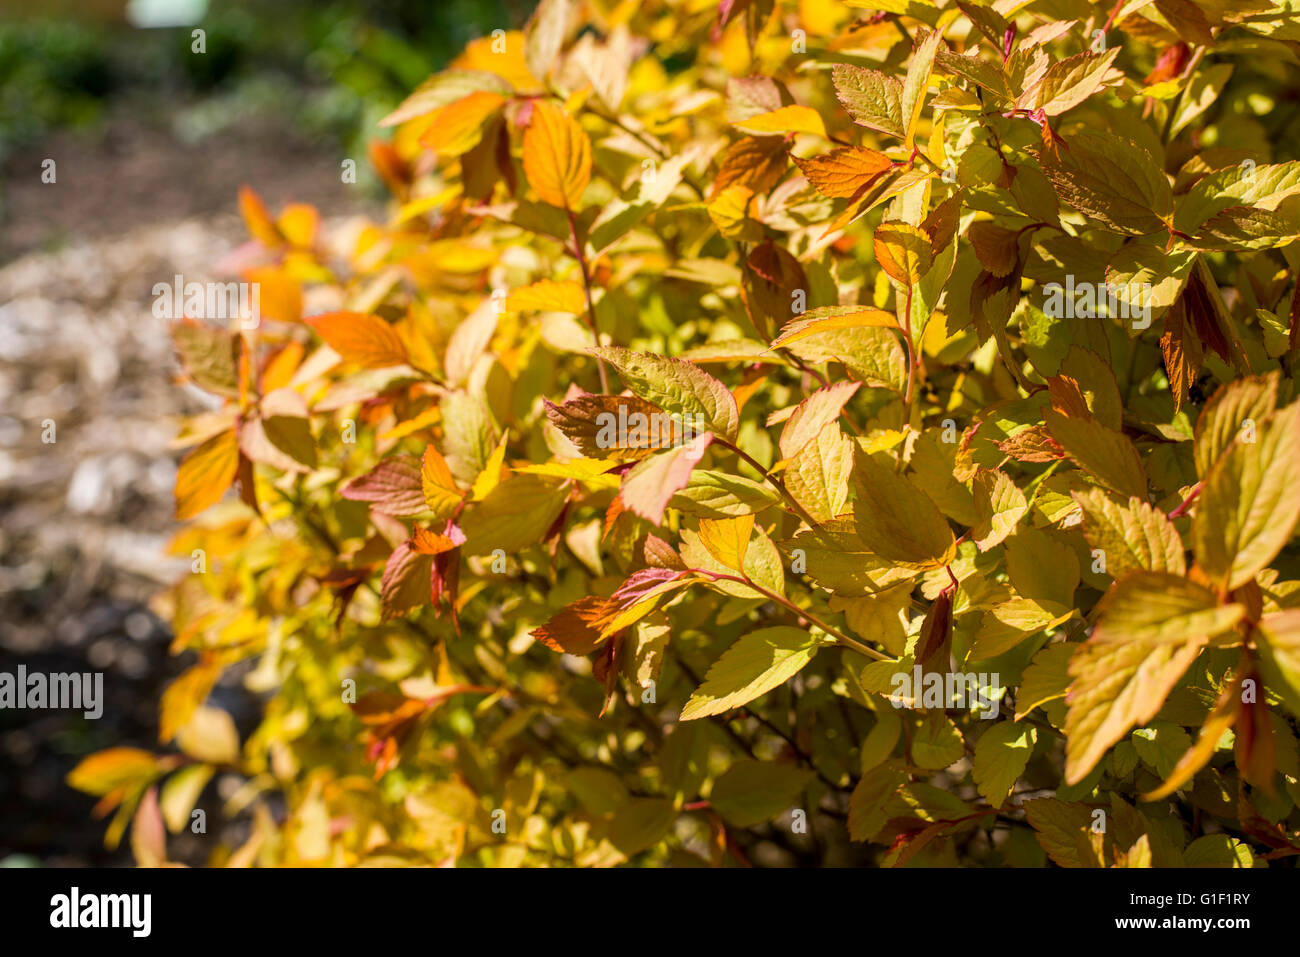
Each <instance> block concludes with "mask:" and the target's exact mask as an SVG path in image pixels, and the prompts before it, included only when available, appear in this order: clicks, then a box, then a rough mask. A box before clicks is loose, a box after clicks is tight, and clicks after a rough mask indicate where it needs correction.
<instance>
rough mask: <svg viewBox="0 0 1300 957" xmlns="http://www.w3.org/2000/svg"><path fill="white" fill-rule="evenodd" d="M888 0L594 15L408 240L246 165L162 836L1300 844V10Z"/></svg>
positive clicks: (122, 814) (428, 844) (483, 141)
mask: <svg viewBox="0 0 1300 957" xmlns="http://www.w3.org/2000/svg"><path fill="white" fill-rule="evenodd" d="M865 5H866V6H867V7H869V8H870V9H873V10H875V11H878V12H876V13H874V14H873V15H866V14H863V13H861V12H859V11H855V10H853V9H852V8H851V7H846V6H844V5H841V4H838V3H832V2H821V0H805V2H803V3H800V4H798V5H797V9H796V5H794V4H774V3H773V2H771V0H766V2H764V0H755V2H752V3H739V2H738V3H735V4H731V3H724V4H722V5H721V8H720V13H719V12H718V11H717V10H714V9H705V8H702V7H701V6H700V5H698V4H686V3H656V2H650V3H644V4H639V5H631V6H629V5H619V6H617V7H616V6H615V5H613V4H609V3H599V2H591V3H586V4H581V5H578V4H569V3H567V2H565V0H544V2H543V3H542V4H541V5H540V8H539V10H538V11H537V13H536V14H535V15H534V18H533V20H532V21H530V24H529V26H528V28H527V29H525V30H524V31H522V32H498V33H496V34H494V35H492V36H488V37H484V38H482V39H480V40H476V41H474V42H473V43H471V44H470V45H469V47H468V48H467V49H466V50H465V52H464V53H463V54H462V55H461V57H460V58H459V59H458V60H457V61H455V63H454V64H453V65H452V67H451V68H450V69H448V70H447V71H445V72H443V73H440V74H438V75H436V76H433V77H431V78H430V79H429V80H428V81H427V82H426V83H424V84H423V85H422V86H421V87H420V88H419V89H418V90H416V91H415V92H414V93H413V94H412V95H411V97H410V98H409V99H408V100H407V101H406V102H405V103H404V104H403V105H402V106H401V107H400V108H399V109H398V110H397V111H396V112H395V113H394V114H393V115H391V116H390V117H388V119H387V121H386V125H388V126H392V127H395V135H394V137H393V139H392V141H391V143H376V144H375V145H374V146H373V148H372V158H373V160H374V161H375V164H376V166H377V168H378V169H379V171H380V172H381V174H382V175H383V176H384V178H385V180H386V181H387V182H388V184H389V185H390V187H391V189H392V191H393V193H394V195H395V197H396V200H397V206H396V208H395V212H394V214H393V217H392V219H391V221H390V222H389V223H388V224H387V225H367V226H365V227H364V228H363V229H361V230H360V231H358V232H355V233H353V234H352V235H351V236H350V238H349V239H348V242H347V244H346V245H344V246H335V247H333V248H331V247H330V246H329V245H328V244H327V243H326V241H325V237H324V236H323V234H322V231H321V229H320V228H319V225H318V221H317V217H316V214H315V212H314V211H313V210H310V209H306V208H303V207H296V206H291V207H288V208H286V209H284V210H283V211H281V212H280V213H279V215H278V216H272V215H271V214H270V213H269V212H268V210H267V209H266V208H265V207H264V206H263V204H262V203H261V201H260V200H259V199H258V198H257V197H256V195H255V194H253V193H252V192H245V193H244V194H243V195H242V197H241V207H242V210H243V213H244V216H245V219H246V221H247V224H248V228H249V231H250V233H251V234H252V236H253V239H254V240H255V241H256V244H257V254H258V255H259V256H260V257H261V258H260V260H258V261H257V262H256V263H255V264H253V265H251V266H250V267H249V270H248V272H247V273H246V274H245V279H247V280H249V281H256V282H258V283H260V286H259V288H260V297H261V298H260V304H261V317H262V322H261V323H260V324H258V325H256V327H255V328H242V327H240V324H239V323H227V324H225V325H223V324H220V323H212V322H199V321H195V320H194V319H187V320H185V321H183V322H181V323H178V325H177V327H176V346H177V350H178V353H179V355H180V359H181V362H182V365H183V368H184V371H185V375H186V376H187V377H188V379H189V380H190V381H191V382H192V383H193V384H195V385H198V386H199V387H201V388H203V389H205V390H207V391H208V392H210V393H212V394H213V395H215V396H217V397H219V398H220V407H219V408H218V409H216V410H215V411H212V412H210V413H206V414H203V415H200V416H196V417H195V418H193V419H192V420H190V421H189V422H188V423H187V424H186V426H185V430H184V436H183V437H184V439H185V440H186V442H188V443H189V444H195V445H196V446H197V447H196V448H194V449H193V451H191V452H190V453H189V454H188V455H187V456H186V457H185V459H184V460H183V461H182V463H181V465H180V468H179V473H178V477H177V484H176V496H177V503H178V505H177V507H178V515H179V517H180V518H183V519H189V520H190V522H189V524H188V525H187V526H186V527H185V528H184V530H182V531H181V532H180V533H179V534H178V536H177V538H176V540H175V544H174V549H175V552H176V553H177V554H179V555H183V556H185V557H186V558H187V559H189V560H192V561H193V562H194V572H195V574H190V575H187V576H185V578H184V580H183V581H181V582H180V583H178V584H177V585H176V587H175V588H174V589H172V590H171V591H170V592H169V593H167V594H166V595H165V596H164V597H163V598H162V600H161V605H162V606H163V607H164V609H165V612H166V614H167V616H168V617H170V619H171V621H172V622H173V624H174V626H175V634H176V639H175V649H176V651H178V652H182V651H183V652H192V653H193V654H194V655H195V656H196V658H195V663H194V664H193V665H192V666H191V667H190V668H189V669H188V670H187V671H186V672H185V673H184V675H183V676H182V677H181V678H180V679H179V680H178V681H176V683H175V684H173V685H172V686H171V687H170V688H169V689H168V690H167V692H166V694H165V696H164V699H163V702H162V738H163V741H164V742H171V741H173V740H174V741H175V743H176V745H177V746H178V749H179V753H176V754H172V755H169V756H166V757H155V756H153V755H150V754H147V753H145V752H142V751H130V750H125V749H116V750H113V751H109V752H105V753H101V754H99V755H96V756H93V757H92V758H90V759H88V760H87V761H86V762H85V763H84V764H83V765H82V766H81V767H80V768H79V769H78V770H77V772H75V773H74V776H73V783H74V784H76V785H78V786H79V787H82V788H83V789H85V790H88V791H91V792H93V793H98V794H102V795H106V799H105V806H107V807H109V808H112V807H117V809H118V811H117V817H116V818H115V820H114V822H113V825H112V830H111V834H110V838H112V839H116V837H117V836H118V835H121V834H122V833H124V831H125V828H126V826H127V824H128V823H129V822H130V820H131V818H132V816H133V815H134V817H135V820H136V821H137V823H136V825H135V828H134V833H135V834H136V835H137V842H136V843H137V854H138V855H139V856H141V858H142V860H145V861H158V860H162V859H164V858H165V856H166V850H165V847H164V846H163V828H162V826H161V825H160V824H159V823H158V821H159V818H160V817H162V818H164V819H165V820H166V822H167V823H168V824H169V825H170V826H171V827H172V828H173V830H175V829H178V828H180V827H183V826H186V823H187V815H189V813H190V808H191V807H192V805H193V803H194V801H195V799H196V797H197V796H198V795H199V794H200V793H201V792H202V790H203V788H204V786H205V784H206V783H207V781H208V779H209V778H210V777H211V776H212V775H213V774H214V772H217V771H220V772H221V773H223V774H235V775H239V776H240V777H241V779H242V780H243V781H244V784H243V786H242V787H241V788H239V789H238V790H237V792H236V793H235V794H234V796H233V797H231V796H230V794H229V793H228V792H227V793H226V794H225V796H226V797H228V798H229V800H228V801H227V805H226V811H227V813H230V814H240V815H247V816H248V817H249V819H250V821H251V825H250V830H249V832H248V833H249V834H250V836H249V837H248V839H247V841H246V843H243V844H242V846H239V847H234V846H231V847H223V848H222V849H221V850H220V851H218V852H215V853H214V854H213V862H214V863H250V862H258V863H263V864H277V863H293V864H302V863H323V864H334V865H344V864H358V863H369V864H375V863H381V864H397V863H420V864H431V863H456V864H460V865H546V864H576V865H611V864H617V863H621V862H630V863H636V864H662V863H674V864H706V863H711V864H714V865H720V864H737V863H740V864H743V863H783V862H784V863H791V862H799V861H809V860H812V861H816V862H822V863H875V864H888V865H902V864H905V863H911V864H929V865H936V864H951V863H961V864H996V865H1016V866H1041V865H1044V864H1045V863H1047V862H1048V861H1049V860H1050V861H1051V862H1055V863H1056V864H1058V865H1062V866H1081V865H1096V864H1102V865H1104V866H1112V865H1114V866H1144V865H1156V866H1165V865H1180V864H1189V865H1190V864H1206V865H1225V866H1226V865H1245V866H1250V865H1251V864H1252V863H1254V862H1260V861H1262V860H1263V859H1264V858H1279V857H1285V856H1287V855H1289V854H1293V853H1295V852H1296V850H1297V849H1300V841H1298V837H1300V834H1298V829H1300V814H1297V811H1296V809H1295V802H1296V801H1297V799H1300V788H1298V786H1297V777H1300V772H1298V771H1297V760H1296V753H1297V748H1296V740H1295V733H1294V727H1293V725H1292V718H1291V716H1290V715H1291V714H1294V713H1295V711H1294V709H1295V706H1296V700H1297V694H1298V693H1300V610H1297V607H1296V606H1297V602H1298V598H1297V584H1298V583H1297V578H1296V575H1297V567H1296V565H1297V563H1296V550H1295V548H1294V547H1293V545H1292V531H1293V528H1294V526H1295V524H1296V519H1297V515H1298V514H1300V487H1297V485H1296V484H1295V482H1294V477H1295V475H1296V474H1297V470H1298V469H1300V423H1298V422H1297V417H1300V403H1296V402H1294V401H1292V400H1293V397H1294V394H1295V385H1294V380H1293V377H1292V373H1293V364H1294V360H1295V356H1296V351H1297V346H1298V343H1300V339H1298V338H1297V332H1296V330H1297V321H1298V318H1300V306H1298V304H1297V296H1296V291H1295V285H1294V283H1293V281H1292V279H1291V276H1290V272H1291V270H1292V269H1294V267H1295V266H1296V263H1297V248H1298V247H1297V245H1296V240H1297V239H1298V238H1300V205H1297V204H1300V198H1297V197H1298V196H1300V162H1296V161H1294V160H1292V161H1286V162H1284V161H1281V160H1283V159H1285V157H1275V156H1274V155H1273V151H1274V148H1275V146H1277V145H1279V144H1281V143H1282V142H1283V139H1284V135H1285V133H1286V131H1287V130H1292V131H1294V123H1295V116H1296V113H1295V107H1294V105H1293V104H1283V103H1282V101H1281V97H1280V91H1281V90H1282V89H1284V88H1285V87H1286V85H1287V84H1294V81H1295V79H1296V70H1295V67H1294V63H1293V62H1289V61H1287V60H1286V59H1284V57H1282V56H1280V55H1277V56H1274V55H1269V54H1272V53H1275V52H1278V51H1282V50H1284V49H1287V48H1288V45H1291V46H1293V45H1294V37H1295V30H1296V25H1295V21H1294V18H1293V16H1292V14H1291V13H1289V12H1286V11H1283V10H1281V9H1274V8H1273V7H1272V6H1271V5H1270V4H1269V3H1268V2H1267V0H1247V2H1245V3H1239V4H1221V3H1208V2H1206V3H1192V2H1181V3H1177V4H1174V3H1166V2H1156V3H1142V2H1140V0H1137V2H1129V3H1127V4H1122V5H1117V6H1116V7H1115V9H1113V10H1111V9H1109V8H1106V7H1101V6H1097V5H1088V4H1084V3H1049V2H1044V0H1035V2H1030V3H1027V4H1011V3H1005V2H1002V3H998V4H996V5H995V6H994V7H988V6H981V5H975V4H970V5H968V4H966V3H962V2H958V3H955V4H954V3H945V4H942V5H939V6H935V5H931V4H930V3H928V2H926V0H874V2H872V3H870V4H865ZM579 28H581V29H579ZM1293 59H1294V58H1291V60H1292V61H1293ZM1275 107H1276V108H1275ZM304 317H305V318H304ZM243 325H244V326H251V325H252V324H251V323H247V322H245V323H243ZM232 486H233V487H235V488H237V490H238V497H237V498H235V497H234V496H233V495H232V496H231V497H230V499H227V498H226V497H225V493H226V492H227V490H228V489H230V488H231V487H232ZM223 675H225V676H227V677H228V679H229V680H235V679H236V678H238V679H242V681H243V684H244V685H245V687H246V688H248V689H250V690H251V691H252V692H254V693H257V694H259V695H263V696H264V711H263V714H262V715H261V719H260V723H258V724H257V725H256V727H255V728H252V729H251V731H250V733H248V734H247V735H246V736H245V737H244V739H243V741H242V743H241V741H240V739H239V736H238V734H237V733H236V731H235V728H234V725H233V722H232V720H231V719H230V717H229V716H228V715H227V714H226V713H225V712H223V711H220V710H217V709H214V708H213V707H211V706H209V705H207V704H205V701H206V699H207V697H208V694H209V692H210V691H211V690H212V689H213V687H214V686H215V685H216V683H217V682H218V681H219V680H221V679H222V676H223ZM1287 708H1290V709H1291V711H1290V714H1289V713H1288V711H1287V710H1286V709H1287ZM164 777H165V781H164V782H163V783H162V784H161V791H160V792H158V793H157V794H156V793H155V789H156V788H157V787H158V782H159V780H160V779H163V778H164ZM141 835H143V836H141ZM150 835H151V836H150Z"/></svg>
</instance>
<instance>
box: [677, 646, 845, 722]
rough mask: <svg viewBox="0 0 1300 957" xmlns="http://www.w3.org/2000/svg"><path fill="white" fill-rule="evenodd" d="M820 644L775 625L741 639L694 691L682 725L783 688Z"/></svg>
mask: <svg viewBox="0 0 1300 957" xmlns="http://www.w3.org/2000/svg"><path fill="white" fill-rule="evenodd" d="M820 645H821V640H820V639H818V638H814V637H813V636H812V635H811V634H809V633H808V632H806V631H804V630H803V629H801V628H791V627H789V626H788V625H777V626H774V627H771V628H760V629H758V630H757V631H751V632H750V633H749V634H747V635H745V636H743V637H742V638H740V639H739V640H738V641H736V643H735V644H733V645H732V646H731V647H730V648H728V649H727V650H726V651H724V652H723V653H722V655H721V656H720V657H719V658H718V660H717V661H715V662H714V663H713V666H712V667H711V668H709V671H708V674H706V675H705V676H704V683H703V684H702V685H700V686H699V687H698V688H696V689H695V693H694V694H692V695H691V698H690V700H689V701H687V702H686V707H685V708H684V709H683V710H682V714H681V719H680V720H682V721H692V720H694V719H696V718H706V717H708V716H709V715H714V714H723V713H724V712H727V711H730V710H732V709H733V708H739V707H741V706H742V705H745V704H747V703H749V702H750V701H753V700H754V699H755V698H757V697H759V696H760V695H764V694H766V693H767V692H769V691H771V690H772V689H773V688H776V687H778V686H779V685H781V684H784V683H785V682H786V681H787V680H788V679H789V678H791V677H792V676H793V675H795V674H796V673H797V672H798V671H799V669H801V668H802V667H803V666H804V665H806V664H808V662H810V661H812V658H813V655H815V654H816V653H817V649H818V647H820Z"/></svg>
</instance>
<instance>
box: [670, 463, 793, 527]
mask: <svg viewBox="0 0 1300 957" xmlns="http://www.w3.org/2000/svg"><path fill="white" fill-rule="evenodd" d="M780 501H781V497H780V496H779V495H778V494H777V493H776V491H775V490H773V489H772V488H771V486H769V485H766V484H764V483H762V482H756V481H754V480H753V479H748V478H745V476H743V475H730V474H728V473H726V472H716V471H714V470H712V469H695V470H694V471H693V472H691V478H690V481H689V482H688V483H687V485H686V487H685V488H683V489H681V490H679V491H677V492H674V493H673V497H672V498H671V499H669V500H668V505H669V507H671V508H675V509H677V510H679V511H682V512H688V513H690V514H692V515H698V516H700V517H701V518H724V517H726V516H728V515H752V514H754V513H756V512H761V511H763V510H764V509H766V508H771V507H772V506H773V505H776V504H777V503H778V502H780Z"/></svg>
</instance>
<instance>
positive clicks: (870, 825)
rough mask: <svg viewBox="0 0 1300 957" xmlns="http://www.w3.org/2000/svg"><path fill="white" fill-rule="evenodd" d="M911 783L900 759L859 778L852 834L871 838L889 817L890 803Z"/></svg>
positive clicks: (851, 806)
mask: <svg viewBox="0 0 1300 957" xmlns="http://www.w3.org/2000/svg"><path fill="white" fill-rule="evenodd" d="M906 782H907V772H906V771H905V770H904V769H903V768H902V767H901V765H900V764H899V763H898V762H895V761H887V762H885V763H884V764H881V765H879V766H877V767H874V768H872V769H871V770H870V771H867V772H866V773H865V774H863V775H862V777H861V778H859V779H858V783H857V785H856V786H855V787H854V788H853V794H852V795H851V796H850V797H849V837H850V838H851V839H852V840H854V841H869V840H871V839H872V838H873V837H875V836H876V835H877V834H878V833H879V832H880V829H881V828H883V827H884V826H885V823H886V822H887V821H888V820H889V818H888V811H887V809H886V805H887V803H888V801H889V799H890V798H891V797H893V796H894V795H895V794H896V793H897V792H898V789H899V788H901V787H902V786H903V785H904V784H905V783H906Z"/></svg>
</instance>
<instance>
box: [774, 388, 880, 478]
mask: <svg viewBox="0 0 1300 957" xmlns="http://www.w3.org/2000/svg"><path fill="white" fill-rule="evenodd" d="M860 386H861V383H858V382H837V383H835V384H834V385H832V386H827V387H826V388H824V389H818V390H817V391H816V392H814V393H813V394H812V395H810V396H808V398H806V399H804V400H803V401H802V402H800V403H799V404H798V405H797V406H795V407H794V410H793V411H792V412H791V413H790V416H789V418H787V419H786V421H785V428H784V429H782V430H781V440H780V446H781V457H782V458H786V459H790V458H794V456H795V455H796V454H797V453H798V452H799V450H800V449H801V448H803V447H804V446H805V445H807V444H808V443H809V442H810V441H812V440H813V439H814V438H815V437H816V436H817V434H818V433H819V432H821V431H822V429H823V428H824V427H825V426H826V425H827V424H828V423H830V422H834V421H836V420H837V419H839V417H840V413H841V412H842V411H843V409H844V406H845V404H846V403H847V402H848V401H849V399H851V398H853V394H854V393H855V392H857V391H858V389H859V388H860ZM778 414H779V413H778ZM776 416H777V414H773V415H770V416H768V419H767V424H768V425H773V424H775V422H777V421H778V419H777V417H776Z"/></svg>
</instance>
